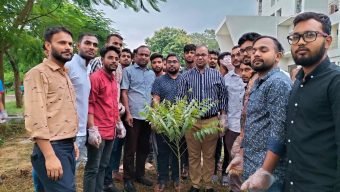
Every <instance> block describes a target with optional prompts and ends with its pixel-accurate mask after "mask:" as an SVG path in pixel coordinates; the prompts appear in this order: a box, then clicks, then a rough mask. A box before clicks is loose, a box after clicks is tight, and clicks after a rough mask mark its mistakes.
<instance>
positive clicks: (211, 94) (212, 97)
mask: <svg viewBox="0 0 340 192" xmlns="http://www.w3.org/2000/svg"><path fill="white" fill-rule="evenodd" d="M177 96H178V98H184V97H185V96H187V99H188V100H189V101H191V100H193V99H196V100H197V101H199V102H201V101H203V100H206V99H207V100H209V103H214V104H216V105H215V106H213V107H211V108H210V110H209V111H207V113H206V114H205V115H204V117H211V116H215V115H217V114H218V112H219V111H220V110H223V111H227V107H228V94H227V90H226V87H225V84H224V79H223V77H222V76H221V74H220V73H219V72H218V71H217V70H215V69H211V68H205V69H204V72H203V73H200V71H199V70H198V69H197V68H196V67H195V68H193V69H190V70H189V71H186V72H184V73H183V74H182V76H181V78H180V80H179V84H178V94H177Z"/></svg>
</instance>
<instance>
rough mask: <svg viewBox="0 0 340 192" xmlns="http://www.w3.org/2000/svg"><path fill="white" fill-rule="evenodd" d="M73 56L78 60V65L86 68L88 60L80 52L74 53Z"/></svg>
mask: <svg viewBox="0 0 340 192" xmlns="http://www.w3.org/2000/svg"><path fill="white" fill-rule="evenodd" d="M73 58H74V59H75V60H76V62H77V63H78V65H80V67H82V68H84V69H86V60H85V59H84V58H82V57H81V56H80V55H78V54H74V55H73Z"/></svg>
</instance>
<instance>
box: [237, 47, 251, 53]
mask: <svg viewBox="0 0 340 192" xmlns="http://www.w3.org/2000/svg"><path fill="white" fill-rule="evenodd" d="M252 51H253V46H248V47H246V48H244V49H240V53H241V54H244V53H245V52H247V53H248V54H251V53H252Z"/></svg>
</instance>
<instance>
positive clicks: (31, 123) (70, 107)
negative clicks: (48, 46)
mask: <svg viewBox="0 0 340 192" xmlns="http://www.w3.org/2000/svg"><path fill="white" fill-rule="evenodd" d="M24 86H25V94H24V104H25V127H26V129H27V130H28V131H29V132H31V137H32V138H33V139H35V138H39V139H47V140H50V141H55V140H61V139H68V138H72V137H75V136H76V134H77V131H78V116H77V110H76V101H75V93H74V89H73V85H72V82H71V81H70V79H69V77H68V75H67V72H66V70H65V68H64V67H60V66H59V65H57V64H56V63H53V62H52V61H50V60H47V59H45V60H44V61H43V62H42V63H41V64H39V65H37V66H35V67H33V68H32V69H31V70H29V71H28V72H27V73H26V75H25V80H24Z"/></svg>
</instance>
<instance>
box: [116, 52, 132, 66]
mask: <svg viewBox="0 0 340 192" xmlns="http://www.w3.org/2000/svg"><path fill="white" fill-rule="evenodd" d="M119 63H120V64H121V65H122V68H123V69H124V68H125V67H128V66H130V65H131V63H132V52H131V50H130V49H128V48H124V49H122V52H121V54H120V57H119Z"/></svg>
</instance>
